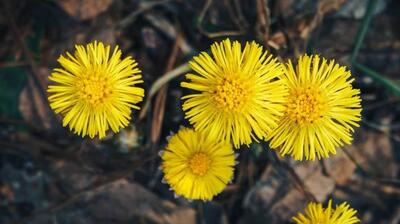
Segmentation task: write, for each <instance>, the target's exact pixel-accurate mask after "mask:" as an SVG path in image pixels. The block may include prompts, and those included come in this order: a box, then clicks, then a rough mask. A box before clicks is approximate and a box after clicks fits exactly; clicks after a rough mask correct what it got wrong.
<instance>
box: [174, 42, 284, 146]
mask: <svg viewBox="0 0 400 224" xmlns="http://www.w3.org/2000/svg"><path fill="white" fill-rule="evenodd" d="M211 53H212V57H211V56H210V55H209V54H207V53H206V52H202V53H201V54H200V55H198V56H196V57H194V58H193V60H192V61H190V66H191V68H192V69H193V70H194V71H195V72H196V73H197V74H187V75H186V78H187V80H188V81H186V82H182V83H181V86H182V87H185V88H188V89H191V90H195V91H196V93H194V94H190V95H187V96H184V97H182V99H183V100H184V101H185V102H184V103H183V106H182V107H183V110H184V111H185V115H186V116H185V118H187V119H189V122H190V123H191V124H193V126H194V128H195V129H196V130H197V131H203V132H206V133H208V134H209V135H210V136H212V137H213V138H214V139H218V140H225V141H229V142H233V145H234V147H235V148H239V147H240V145H243V144H246V145H249V144H250V143H251V142H252V140H256V141H257V140H258V139H263V138H265V137H266V136H267V135H268V132H270V131H271V130H272V129H274V128H275V127H276V126H277V124H278V121H279V119H280V116H281V115H283V112H284V109H285V107H284V105H283V104H284V102H285V99H286V96H287V94H288V92H287V88H286V85H285V80H283V79H279V78H280V76H282V74H283V66H282V65H281V64H280V63H279V62H278V61H277V59H275V58H274V57H273V56H272V55H270V54H268V53H267V52H263V48H262V47H261V46H259V45H258V44H256V43H255V42H251V43H246V45H245V47H244V49H242V48H241V45H240V43H239V42H237V41H234V42H233V43H232V42H231V41H230V40H229V39H226V40H224V41H222V42H221V43H215V44H213V45H212V46H211Z"/></svg>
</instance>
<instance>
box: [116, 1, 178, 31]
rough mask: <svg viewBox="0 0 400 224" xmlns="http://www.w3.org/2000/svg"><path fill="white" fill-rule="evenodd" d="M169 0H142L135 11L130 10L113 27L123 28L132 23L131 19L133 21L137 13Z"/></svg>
mask: <svg viewBox="0 0 400 224" xmlns="http://www.w3.org/2000/svg"><path fill="white" fill-rule="evenodd" d="M171 1H172V0H160V1H152V2H143V3H141V4H140V7H139V8H138V9H137V10H136V11H133V12H131V13H130V14H129V15H128V16H126V17H125V18H123V19H122V20H121V21H119V22H118V23H115V25H114V28H115V29H125V28H126V27H127V26H129V25H130V24H132V23H133V21H135V19H136V17H137V16H138V15H140V14H142V13H143V12H145V11H148V10H150V9H152V8H153V7H155V6H158V5H162V4H165V3H168V2H171Z"/></svg>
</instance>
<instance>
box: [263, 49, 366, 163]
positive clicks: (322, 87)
mask: <svg viewBox="0 0 400 224" xmlns="http://www.w3.org/2000/svg"><path fill="white" fill-rule="evenodd" d="M284 79H285V80H287V83H288V87H289V99H288V103H287V106H286V113H285V115H284V116H283V117H282V119H281V121H280V122H279V125H278V126H277V128H276V129H275V130H273V131H272V132H271V133H270V135H269V139H270V140H271V141H270V147H271V148H273V149H279V151H280V154H281V155H285V154H289V155H291V156H293V157H294V159H295V160H302V159H304V158H306V159H307V160H315V158H316V157H317V158H318V159H321V158H326V157H329V154H335V153H336V148H337V147H340V146H343V145H344V144H350V143H351V141H352V133H353V132H354V128H353V127H358V126H359V125H358V121H360V119H361V118H360V113H361V105H360V101H361V100H360V96H359V94H360V90H358V89H353V87H352V85H351V83H352V82H353V81H354V79H353V78H351V74H350V72H349V71H348V70H346V67H344V66H340V65H339V64H336V63H335V62H334V61H333V60H331V61H329V62H327V60H326V59H322V61H321V60H320V57H319V56H311V57H309V56H307V55H304V56H302V57H300V59H299V61H298V65H297V66H296V70H295V69H294V67H293V65H292V63H291V62H290V61H289V63H288V64H287V66H286V68H285V76H284Z"/></svg>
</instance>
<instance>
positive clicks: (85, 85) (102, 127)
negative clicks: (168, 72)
mask: <svg viewBox="0 0 400 224" xmlns="http://www.w3.org/2000/svg"><path fill="white" fill-rule="evenodd" d="M75 48H76V51H75V54H74V55H71V54H70V53H68V52H67V57H64V56H62V55H61V56H60V58H59V59H58V62H59V63H60V64H61V67H62V68H56V69H54V71H53V73H52V74H51V75H50V77H49V79H50V80H51V81H53V83H52V84H51V85H49V87H48V89H47V92H48V93H49V98H48V99H49V102H50V107H51V108H52V109H53V110H54V111H55V112H56V113H57V114H61V115H63V126H64V127H65V126H69V129H70V130H71V131H72V130H73V132H74V133H76V134H78V135H81V136H82V137H84V136H86V135H89V137H90V138H94V137H95V136H99V138H103V137H105V135H106V131H107V130H108V129H109V128H111V130H113V131H114V132H118V131H119V129H120V128H122V127H125V126H127V125H128V123H129V120H130V119H131V110H132V108H134V109H139V107H138V106H136V105H135V104H136V103H138V102H140V101H142V99H143V96H144V90H143V89H142V88H140V87H136V86H135V85H136V84H138V83H142V82H143V80H142V76H141V75H140V70H139V69H138V68H137V67H136V66H137V63H136V62H135V60H134V59H132V58H131V57H127V58H124V59H122V60H121V50H119V49H118V47H116V48H115V49H114V51H113V52H112V54H111V55H110V53H111V52H110V46H104V45H103V44H102V43H101V42H100V43H97V42H94V43H90V44H88V45H86V47H84V46H81V45H76V46H75Z"/></svg>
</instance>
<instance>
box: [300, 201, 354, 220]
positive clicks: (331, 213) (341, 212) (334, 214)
mask: <svg viewBox="0 0 400 224" xmlns="http://www.w3.org/2000/svg"><path fill="white" fill-rule="evenodd" d="M356 213H357V211H356V210H354V209H352V208H350V206H349V205H348V204H347V203H346V202H344V203H342V204H340V205H338V206H336V208H332V200H329V203H328V207H327V208H323V207H322V204H319V203H314V202H311V203H309V204H308V206H307V208H306V210H305V214H301V213H299V214H298V215H297V216H295V217H293V221H294V222H295V223H297V224H355V223H360V220H359V219H358V218H357V216H356Z"/></svg>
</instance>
